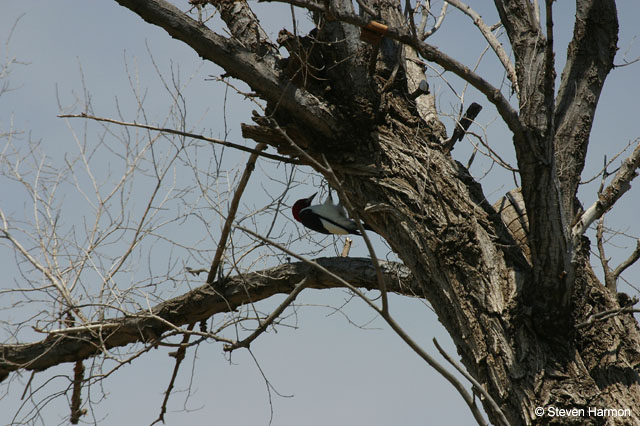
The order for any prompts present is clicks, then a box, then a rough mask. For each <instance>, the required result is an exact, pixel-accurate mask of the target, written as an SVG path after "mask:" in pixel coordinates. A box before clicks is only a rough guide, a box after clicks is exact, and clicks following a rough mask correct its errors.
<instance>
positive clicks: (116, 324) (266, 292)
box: [0, 257, 420, 381]
mask: <svg viewBox="0 0 640 426" xmlns="http://www.w3.org/2000/svg"><path fill="white" fill-rule="evenodd" d="M316 262H317V263H319V264H321V265H322V266H324V267H325V268H327V269H328V270H330V271H331V272H333V273H335V274H336V275H339V276H340V277H342V278H343V279H345V280H346V281H348V282H349V283H351V284H352V285H353V286H355V287H361V288H366V289H370V290H373V289H377V288H378V282H377V279H376V271H375V269H374V267H373V264H372V263H371V260H370V259H364V258H342V257H339V258H321V259H317V260H316ZM380 267H381V269H382V273H383V276H384V279H385V280H386V286H387V289H388V291H392V292H395V293H400V294H407V295H414V294H419V292H420V290H419V286H418V284H417V282H415V281H414V279H413V276H412V275H411V274H410V272H409V271H408V269H407V268H405V267H404V266H403V265H401V264H398V263H394V262H380ZM304 278H307V285H308V287H309V288H316V289H321V288H333V287H342V284H340V283H339V282H338V281H336V280H335V279H333V278H331V277H329V276H327V275H326V274H322V273H320V272H318V271H317V269H316V268H314V267H313V266H312V265H310V264H308V263H305V262H296V263H288V264H284V265H280V266H276V267H274V268H271V269H267V270H264V271H258V272H252V273H249V274H245V275H238V276H235V277H231V278H228V279H227V280H225V283H224V295H220V294H219V293H218V292H216V291H214V289H213V288H212V287H211V286H208V285H203V286H201V287H199V288H196V289H194V290H192V291H190V292H188V293H186V294H184V295H183V296H179V297H176V298H174V299H170V300H167V301H166V302H163V303H160V304H158V305H156V306H155V307H153V308H152V309H151V312H148V311H140V312H137V313H136V314H133V315H128V316H126V317H119V318H114V319H112V320H109V321H105V322H104V323H101V324H92V325H88V326H82V327H74V328H73V329H70V330H68V331H67V332H65V330H61V331H59V332H57V333H55V334H50V335H49V336H48V337H47V338H46V339H44V340H42V341H40V342H35V343H28V344H3V345H0V381H2V380H4V379H5V378H6V377H7V376H8V374H9V373H10V372H11V371H16V370H20V369H25V370H36V371H41V370H46V369H47V368H49V367H52V366H55V365H58V364H61V363H64V362H75V361H78V360H83V359H85V358H89V357H92V356H96V355H97V354H99V353H100V352H102V351H105V350H108V349H110V348H114V347H121V346H126V345H129V344H132V343H139V342H149V341H151V342H153V341H156V340H157V339H158V338H160V336H162V334H163V333H164V332H166V331H170V330H171V331H172V330H174V328H175V327H179V326H182V325H185V324H191V323H194V322H198V321H201V320H204V319H207V318H209V317H211V316H212V315H215V314H217V313H221V312H231V311H233V310H234V309H236V308H237V307H239V306H241V305H243V304H245V303H250V302H257V301H260V300H263V299H266V298H268V297H270V296H272V295H274V294H279V293H285V294H287V293H290V292H292V291H293V290H294V288H295V285H296V284H297V283H299V282H300V281H301V280H302V279H304ZM214 284H215V283H214Z"/></svg>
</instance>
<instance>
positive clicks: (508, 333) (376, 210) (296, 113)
mask: <svg viewBox="0 0 640 426" xmlns="http://www.w3.org/2000/svg"><path fill="white" fill-rule="evenodd" d="M116 1H117V2H118V3H120V4H121V5H123V6H125V7H127V8H129V9H131V10H132V11H133V12H135V13H137V14H138V15H139V16H140V17H141V18H142V19H144V20H145V21H147V22H149V23H151V24H153V25H157V26H159V27H162V28H164V29H165V30H166V31H167V32H168V33H169V34H170V35H171V36H172V37H174V38H176V39H179V40H181V41H183V42H184V43H185V44H187V45H188V46H190V47H191V48H192V49H194V50H195V51H196V52H197V53H198V54H200V55H201V56H202V57H203V58H204V59H206V60H210V61H212V62H215V63H217V64H218V65H220V66H221V67H223V68H224V69H225V71H226V72H227V74H228V75H229V76H231V77H234V78H237V79H240V80H243V81H245V82H246V83H247V84H248V85H249V86H251V88H252V90H253V91H255V93H257V94H258V95H259V96H260V97H261V98H262V99H263V100H265V101H266V102H267V105H268V108H267V114H266V116H265V117H261V116H257V115H256V117H255V123H254V124H252V125H248V124H247V125H244V126H243V133H244V135H245V136H247V137H251V138H253V139H255V140H256V141H257V142H264V143H267V144H268V145H270V146H272V147H275V148H277V149H278V150H279V151H280V152H281V153H282V154H286V155H290V156H292V157H298V158H299V160H300V161H301V162H303V163H306V164H309V165H311V166H312V167H315V168H316V169H317V170H318V172H320V173H323V174H324V175H325V177H326V178H327V179H328V180H329V183H330V184H333V185H335V186H338V185H339V186H341V187H342V188H343V189H344V191H345V195H346V196H347V197H348V199H349V200H350V202H351V204H353V205H354V206H355V208H356V210H357V211H358V212H359V215H360V217H361V218H362V219H364V220H366V222H367V223H368V224H369V225H371V226H372V227H374V228H375V230H376V232H378V233H379V234H380V235H381V236H382V237H384V238H385V239H386V241H388V242H389V244H390V245H391V246H392V248H393V250H394V251H395V252H396V253H397V254H398V255H399V257H400V258H401V259H402V261H403V263H404V266H405V267H406V268H407V269H408V271H410V272H411V275H412V277H413V278H412V279H408V278H407V280H408V281H407V282H409V281H410V282H411V284H410V285H409V284H407V283H402V282H400V283H399V282H398V281H394V280H390V281H389V284H388V285H389V288H390V289H391V290H392V291H397V292H400V293H404V294H409V293H412V294H419V295H421V296H422V297H424V298H426V299H427V300H429V301H430V302H431V305H432V306H433V307H434V309H435V310H436V312H437V314H438V318H439V319H440V321H441V322H442V323H443V324H444V326H445V327H446V329H447V330H448V332H449V333H450V334H451V336H452V338H453V340H454V342H455V344H456V346H457V349H458V353H459V355H460V356H461V358H462V362H463V363H464V365H465V366H466V368H467V369H468V371H469V373H470V374H471V375H472V376H473V377H474V378H475V379H476V380H477V381H478V382H480V383H481V385H482V386H483V387H485V389H486V390H487V391H488V392H489V394H490V395H491V396H492V397H493V398H494V399H495V400H496V401H497V403H498V405H499V406H500V409H501V410H502V411H503V412H504V413H505V415H506V417H507V418H508V420H509V422H510V423H511V424H513V425H524V424H532V423H536V424H551V423H554V421H558V419H556V420H554V419H553V418H546V417H543V418H537V417H536V416H535V413H534V408H535V407H540V406H543V407H544V406H549V405H554V406H558V407H562V408H566V409H572V408H578V409H583V408H586V407H602V408H611V407H615V408H622V409H625V408H629V409H631V413H632V415H631V417H625V418H621V419H618V420H620V423H619V424H629V425H631V424H640V412H639V411H638V409H637V407H640V376H639V374H638V371H639V369H640V351H639V350H640V334H639V330H638V325H637V323H636V321H635V320H634V318H633V317H632V316H631V315H630V314H620V315H617V316H614V317H612V318H610V319H608V320H606V321H601V322H594V323H592V324H590V325H589V326H588V327H580V328H579V327H577V325H578V324H580V323H583V322H585V321H586V319H587V318H588V317H589V315H591V314H593V313H596V312H600V311H605V310H609V309H616V308H619V307H621V306H623V305H624V304H625V303H628V300H626V299H625V297H624V295H617V294H615V293H614V292H612V291H609V289H607V288H605V287H604V286H603V284H602V283H601V282H599V280H598V279H597V277H596V276H595V274H594V273H593V271H592V269H591V267H590V265H589V241H588V240H587V238H586V237H584V236H583V235H582V234H579V235H575V234H574V233H573V232H572V230H573V225H574V224H575V223H576V222H578V221H579V220H580V215H581V213H582V207H581V205H580V203H579V202H578V200H577V198H576V192H577V187H578V182H579V181H580V174H581V172H582V168H583V167H584V160H585V154H586V150H587V145H588V141H589V133H590V128H591V125H592V123H593V118H594V114H595V108H596V105H597V102H598V97H599V94H600V91H601V90H602V87H603V84H604V81H605V78H606V76H607V74H608V72H609V71H610V70H611V69H612V64H613V57H614V54H615V51H616V42H617V33H618V24H617V16H616V14H617V12H616V7H615V2H614V1H613V0H578V1H577V2H576V4H577V14H576V23H575V28H574V35H573V40H572V41H571V44H570V46H569V51H568V57H567V66H566V68H565V70H564V71H563V73H562V80H561V84H560V88H559V90H558V94H557V96H556V95H555V88H554V86H553V85H554V79H555V76H554V67H553V63H552V61H553V51H552V49H553V46H552V45H551V40H550V36H551V35H552V26H551V25H550V24H551V22H548V23H547V26H546V27H545V28H543V27H542V26H541V24H540V22H539V19H538V18H537V17H536V15H535V10H534V8H533V6H532V4H531V3H530V2H529V1H528V0H517V1H502V0H496V1H495V5H496V7H497V10H498V12H499V15H500V18H501V21H502V25H503V26H504V27H505V29H506V33H507V35H508V37H509V41H510V43H511V47H512V49H513V52H514V56H515V73H516V77H515V78H517V83H518V90H519V92H518V101H519V106H518V109H517V110H516V109H515V108H513V107H511V106H510V105H509V103H508V102H507V101H506V100H505V98H504V97H503V96H502V94H501V93H500V92H499V91H498V90H497V89H495V88H492V87H491V85H490V84H489V83H487V82H486V81H485V80H483V79H482V78H481V77H479V76H477V75H476V74H474V73H473V72H472V71H471V70H469V69H468V68H466V67H465V66H464V65H461V64H460V63H458V62H457V61H455V60H454V59H453V58H449V57H447V56H446V55H445V54H444V53H442V52H440V51H438V50H437V49H436V48H434V47H433V46H430V45H428V44H426V43H424V42H423V41H421V40H420V37H417V36H416V35H415V33H414V32H413V30H415V28H414V29H412V28H411V26H410V25H408V24H407V21H406V19H405V17H404V16H403V15H402V13H401V11H400V10H399V5H400V3H399V2H381V3H378V4H375V3H372V2H367V4H369V6H370V7H371V8H373V9H374V11H375V13H376V15H377V16H375V20H377V21H380V22H383V23H385V24H386V25H387V26H388V29H387V31H386V32H385V33H384V37H383V38H382V39H381V41H380V44H379V46H372V45H370V44H367V43H363V42H361V41H360V38H359V37H360V31H361V29H360V27H362V26H365V25H366V24H367V23H368V22H369V21H370V19H371V17H369V16H368V15H367V14H366V13H363V14H357V13H356V12H355V11H354V8H353V5H352V3H351V2H350V1H345V0H340V1H334V2H332V4H331V5H330V4H329V3H328V2H320V3H315V2H307V1H304V0H291V1H287V0H284V1H285V2H287V3H291V4H294V5H297V6H300V7H306V8H307V9H309V10H311V11H312V12H313V13H314V18H315V22H316V24H317V28H316V29H315V30H314V31H313V32H312V33H310V34H308V35H305V36H300V37H297V40H293V42H292V39H291V37H294V38H295V36H293V35H290V34H289V35H287V37H288V38H287V40H288V43H287V44H285V47H286V48H287V49H288V50H289V53H290V56H289V57H288V58H283V57H280V55H279V54H278V52H277V50H276V49H275V48H274V47H273V46H274V45H273V44H272V43H273V42H272V41H270V40H268V38H267V36H266V34H265V33H264V32H263V31H262V30H261V29H260V26H259V23H258V21H257V19H256V18H255V16H254V15H253V13H252V12H251V11H250V9H249V8H248V7H246V4H245V3H221V4H218V5H217V6H216V7H218V8H219V9H220V11H221V17H222V18H223V19H224V20H225V22H226V23H227V26H228V28H229V31H230V32H231V34H232V35H233V38H230V39H227V38H224V37H222V36H220V35H217V34H215V33H214V32H213V31H211V30H210V29H209V28H207V26H205V25H204V24H202V23H199V22H197V21H195V20H193V19H191V18H189V17H188V16H187V15H186V14H184V13H183V12H182V11H180V10H178V9H177V8H176V7H174V6H172V5H171V4H169V3H167V2H166V1H164V0H116ZM550 12H551V8H550V6H549V7H548V8H547V16H550ZM241 22H242V25H240V23H241ZM249 27H251V28H255V31H245V29H246V28H249ZM282 40H285V37H284V36H283V38H282ZM416 52H417V53H418V54H419V55H420V56H422V57H423V58H424V59H426V60H429V61H434V62H437V63H438V64H439V65H441V66H443V67H444V68H445V69H447V70H450V71H452V72H454V73H456V74H458V75H460V76H461V77H463V78H465V79H467V81H469V82H470V83H471V84H472V85H474V86H475V87H476V88H477V89H478V90H480V91H481V92H482V93H484V94H485V95H487V98H488V100H489V101H490V102H492V103H494V104H496V106H497V108H498V111H499V112H500V114H501V115H502V117H503V119H504V120H505V122H506V123H507V125H508V126H509V128H510V129H511V130H512V132H513V135H514V136H513V142H514V146H515V150H516V154H517V161H518V168H519V172H520V178H521V183H522V190H521V193H522V196H521V197H520V196H519V195H518V196H517V197H513V196H512V197H511V198H510V200H512V201H511V202H512V203H515V204H513V205H512V206H511V207H512V208H515V207H514V206H515V205H518V206H519V207H518V208H517V209H516V211H519V212H520V214H519V215H518V216H520V217H521V218H522V215H523V213H524V212H526V218H524V219H522V220H519V221H516V219H514V218H513V214H512V213H513V211H511V214H512V215H511V216H510V217H511V219H510V220H509V221H508V223H507V225H509V227H507V226H506V225H505V221H503V218H502V217H501V214H499V213H498V212H497V211H496V209H494V207H492V206H491V205H489V204H488V203H487V201H486V199H485V197H484V195H483V192H482V188H481V187H480V185H479V184H478V183H477V182H475V181H474V179H473V178H472V177H471V175H470V174H469V173H468V172H467V170H466V169H465V168H464V167H463V166H462V165H461V164H459V163H457V162H456V161H454V160H453V159H452V158H451V156H450V155H449V154H448V153H446V152H444V151H443V150H442V144H441V142H442V141H444V140H445V139H446V135H445V130H444V126H443V125H442V124H441V123H440V122H439V120H438V119H437V115H436V113H435V107H434V105H435V103H434V102H433V97H432V95H423V96H419V97H418V98H417V100H416V101H413V100H412V99H410V98H408V97H407V94H408V93H410V92H412V91H413V90H414V89H415V87H416V86H417V82H416V79H417V76H418V75H419V73H416V66H417V65H416V61H415V57H416ZM296 58H298V59H299V58H304V61H300V60H298V61H297V62H296ZM302 74H304V78H301V75H302ZM275 123H277V127H276V125H275ZM278 129H282V130H283V131H284V132H285V133H286V136H285V134H283V133H281V132H280V130H278ZM290 140H292V141H294V142H295V144H296V145H297V146H292V144H291V142H290ZM299 149H300V150H302V151H304V153H306V155H303V154H301V152H300V151H299ZM307 156H309V157H307ZM311 159H313V160H315V161H311ZM324 166H329V167H330V170H332V173H328V172H327V169H326V168H324ZM636 167H637V166H636ZM516 194H519V192H516ZM497 208H500V209H501V210H503V209H504V208H505V203H503V204H502V205H501V206H497ZM501 213H502V212H501ZM522 225H525V226H522ZM514 228H515V231H514ZM516 231H517V232H516ZM290 267H292V266H290ZM278 271H279V270H278V269H275V270H274V271H273V273H279V272H278ZM337 272H340V273H346V270H340V268H338V270H337ZM297 273H298V274H301V273H300V272H297ZM304 274H311V271H305V272H304ZM368 274H369V275H367V276H366V278H365V279H364V280H360V281H354V285H362V286H365V287H375V286H376V284H375V279H374V275H372V274H371V269H369V272H368ZM404 276H405V278H406V277H407V276H408V272H406V271H405V275H404ZM348 277H349V278H350V279H355V277H354V276H353V275H349V276H348ZM367 279H369V280H370V281H367ZM245 280H249V281H251V279H250V278H246V277H245ZM291 282H295V280H292V281H290V282H289V283H291ZM393 283H395V284H393ZM403 286H404V287H403ZM227 288H228V289H229V288H231V289H232V288H233V286H231V287H227ZM403 288H405V289H407V288H410V291H403V290H402V289H403ZM267 289H268V290H267ZM291 289H292V287H291V286H290V284H288V285H286V286H284V287H279V284H274V283H269V284H266V287H260V286H256V287H255V288H254V289H252V290H251V293H252V295H253V296H254V297H255V296H256V295H258V294H263V295H268V294H273V293H275V292H288V291H291ZM263 291H264V293H262V292H263ZM205 293H206V291H205ZM191 296H193V295H191ZM228 296H230V295H228ZM186 302H187V301H186V299H185V300H178V301H172V302H171V303H175V306H176V307H177V308H181V307H184V306H185V305H184V304H183V303H186ZM212 303H213V302H212ZM234 303H243V302H242V300H238V301H237V302H234ZM621 304H622V305H621ZM210 306H217V305H215V303H213V304H211V305H210ZM162 309H164V308H161V310H162ZM212 309H213V308H211V309H208V310H203V311H202V312H201V315H200V314H198V316H197V317H195V316H194V315H195V314H193V311H192V313H191V314H190V315H191V316H190V317H189V318H177V317H175V318H174V317H172V318H165V319H167V320H170V321H172V322H173V323H174V324H175V325H181V324H185V323H187V322H193V321H197V320H199V319H201V318H200V317H203V316H204V317H207V316H210V315H211V314H213V313H214V312H216V310H215V309H213V310H212ZM221 309H222V308H221ZM184 312H187V311H184ZM197 312H200V311H197ZM128 321H134V320H133V319H130V320H128ZM145 321H150V323H153V321H154V320H153V319H147V320H145ZM114 323H115V324H117V325H114V326H112V327H114V328H113V330H112V331H111V332H110V333H111V334H110V336H112V337H110V338H112V339H114V340H113V342H114V344H115V345H120V344H127V343H131V342H133V341H139V340H141V339H143V338H145V337H144V335H145V333H144V332H138V331H135V330H138V327H140V324H135V325H131V324H130V325H131V326H132V327H133V328H131V327H129V326H127V325H126V324H125V323H126V321H124V320H122V322H121V321H119V320H118V321H115V322H114ZM153 324H154V325H149V326H148V327H142V328H143V329H145V330H147V329H148V330H151V331H153V333H152V335H150V336H151V337H155V336H157V335H158V334H160V333H162V332H164V331H166V330H167V328H166V325H163V324H164V323H157V322H155V323H153ZM156 328H157V329H156ZM132 330H134V331H132ZM81 337H83V339H85V340H86V341H88V342H89V343H85V342H84V341H83V340H82V339H79V340H78V339H76V340H75V341H73V342H68V341H67V340H69V339H66V340H65V338H66V335H65V337H61V335H56V336H52V337H50V338H48V339H47V340H46V341H44V342H41V343H38V344H35V345H40V346H38V348H37V350H39V351H41V350H47V348H48V347H45V345H47V344H48V345H50V346H51V347H53V348H54V349H55V350H60V351H63V352H64V353H60V354H57V353H49V355H48V356H49V357H50V359H49V358H46V357H45V358H44V359H48V361H47V362H48V363H45V364H42V360H41V359H40V358H38V357H36V355H37V354H38V353H39V352H32V351H34V350H35V349H34V348H33V347H30V348H27V347H26V346H24V347H3V348H2V350H3V352H2V353H3V361H2V363H1V364H0V372H2V375H5V376H6V374H7V373H8V372H9V371H12V370H15V369H17V368H30V369H43V368H46V367H48V366H49V365H53V364H57V363H60V362H69V361H74V360H77V359H82V358H84V357H88V356H90V355H92V354H93V353H94V351H95V346H92V343H91V341H92V339H94V337H95V336H94V337H90V335H89V334H84V335H82V336H81ZM107 342H108V340H107ZM83 345H84V346H83ZM78 346H82V347H83V349H82V350H79V349H78ZM485 410H486V411H487V413H488V415H489V418H490V419H491V420H492V421H497V420H496V419H497V418H498V414H497V413H496V412H495V410H494V409H493V408H492V407H491V405H489V404H485ZM561 420H562V422H563V424H580V425H583V424H593V425H596V424H605V423H607V421H608V420H607V419H606V418H603V417H581V418H575V419H571V418H562V419H561ZM572 422H573V423H572Z"/></svg>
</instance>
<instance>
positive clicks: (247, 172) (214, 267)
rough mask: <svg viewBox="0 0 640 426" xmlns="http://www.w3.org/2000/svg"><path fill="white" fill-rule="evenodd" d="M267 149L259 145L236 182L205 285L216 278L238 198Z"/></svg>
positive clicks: (261, 144) (236, 208)
mask: <svg viewBox="0 0 640 426" xmlns="http://www.w3.org/2000/svg"><path fill="white" fill-rule="evenodd" d="M266 148H267V144H266V143H259V144H258V145H257V147H256V149H255V152H254V153H252V154H251V156H250V157H249V160H248V161H247V165H246V166H245V168H244V172H243V173H242V177H241V178H240V182H238V186H237V187H236V192H235V193H234V194H233V199H232V200H231V205H230V206H229V213H227V218H226V219H225V221H224V226H223V227H222V234H221V235H220V241H219V242H218V247H217V249H216V254H215V256H214V257H213V262H211V269H209V275H208V276H207V283H209V284H211V283H213V281H214V280H215V278H216V275H217V274H218V268H219V267H220V259H222V253H224V249H225V248H226V246H227V239H228V238H229V233H230V232H231V224H232V223H233V221H234V219H235V217H236V213H237V211H238V205H239V204H240V198H242V194H243V193H244V190H245V188H246V187H247V183H248V182H249V178H250V177H251V173H253V170H254V169H255V167H256V161H257V160H258V156H259V155H260V153H261V152H262V151H263V150H264V149H266Z"/></svg>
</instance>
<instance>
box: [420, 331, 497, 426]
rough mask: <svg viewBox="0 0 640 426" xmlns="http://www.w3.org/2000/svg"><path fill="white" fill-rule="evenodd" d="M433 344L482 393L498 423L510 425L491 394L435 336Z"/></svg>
mask: <svg viewBox="0 0 640 426" xmlns="http://www.w3.org/2000/svg"><path fill="white" fill-rule="evenodd" d="M433 344H434V345H436V348H437V349H438V352H440V354H441V355H442V356H443V357H444V359H446V360H447V361H448V362H449V364H451V365H452V366H453V367H454V368H455V369H456V370H458V372H459V373H460V374H462V375H463V376H464V378H465V379H467V380H468V381H470V382H471V384H472V385H473V387H474V389H476V390H477V391H478V392H480V393H481V394H482V396H483V397H484V398H485V399H486V400H487V401H488V402H489V404H490V405H491V407H492V408H493V411H494V412H495V413H496V414H497V415H498V419H499V420H500V423H501V424H502V425H503V426H510V425H509V420H507V417H506V416H505V415H504V413H503V412H502V410H501V409H500V407H499V406H498V403H497V402H496V401H495V400H494V399H493V398H492V397H491V395H489V392H487V391H486V389H485V388H484V386H482V385H481V384H480V383H479V382H478V381H477V380H476V379H475V378H474V377H473V376H472V375H471V374H469V373H468V372H467V371H466V370H465V369H464V368H463V367H462V366H461V365H460V364H458V363H457V362H456V361H455V360H454V359H453V358H451V356H449V354H448V353H446V352H445V350H444V349H442V347H441V346H440V344H439V343H438V341H437V340H436V338H435V337H434V338H433Z"/></svg>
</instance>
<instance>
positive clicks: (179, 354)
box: [151, 323, 195, 426]
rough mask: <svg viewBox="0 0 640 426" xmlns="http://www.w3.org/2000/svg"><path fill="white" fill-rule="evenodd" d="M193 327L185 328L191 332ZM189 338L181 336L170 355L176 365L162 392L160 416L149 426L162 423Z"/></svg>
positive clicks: (186, 334)
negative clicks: (175, 349) (178, 344)
mask: <svg viewBox="0 0 640 426" xmlns="http://www.w3.org/2000/svg"><path fill="white" fill-rule="evenodd" d="M194 325H195V323H191V324H189V325H188V326H187V331H191V330H193V327H194ZM190 337H191V334H189V333H185V334H184V336H182V343H181V344H180V348H178V350H177V351H176V352H174V353H173V354H170V355H171V356H173V357H175V358H176V365H175V366H174V367H173V374H172V375H171V380H170V381H169V386H167V390H166V391H165V392H164V400H163V401H162V407H161V408H160V415H159V416H158V418H157V419H156V420H155V421H154V422H153V423H151V426H153V425H154V424H156V423H158V422H162V423H164V415H165V413H166V412H167V402H168V401H169V396H170V395H171V391H172V390H173V385H174V384H175V382H176V377H177V376H178V370H179V369H180V364H182V360H183V359H184V355H185V353H186V351H187V345H188V343H189V338H190Z"/></svg>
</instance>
